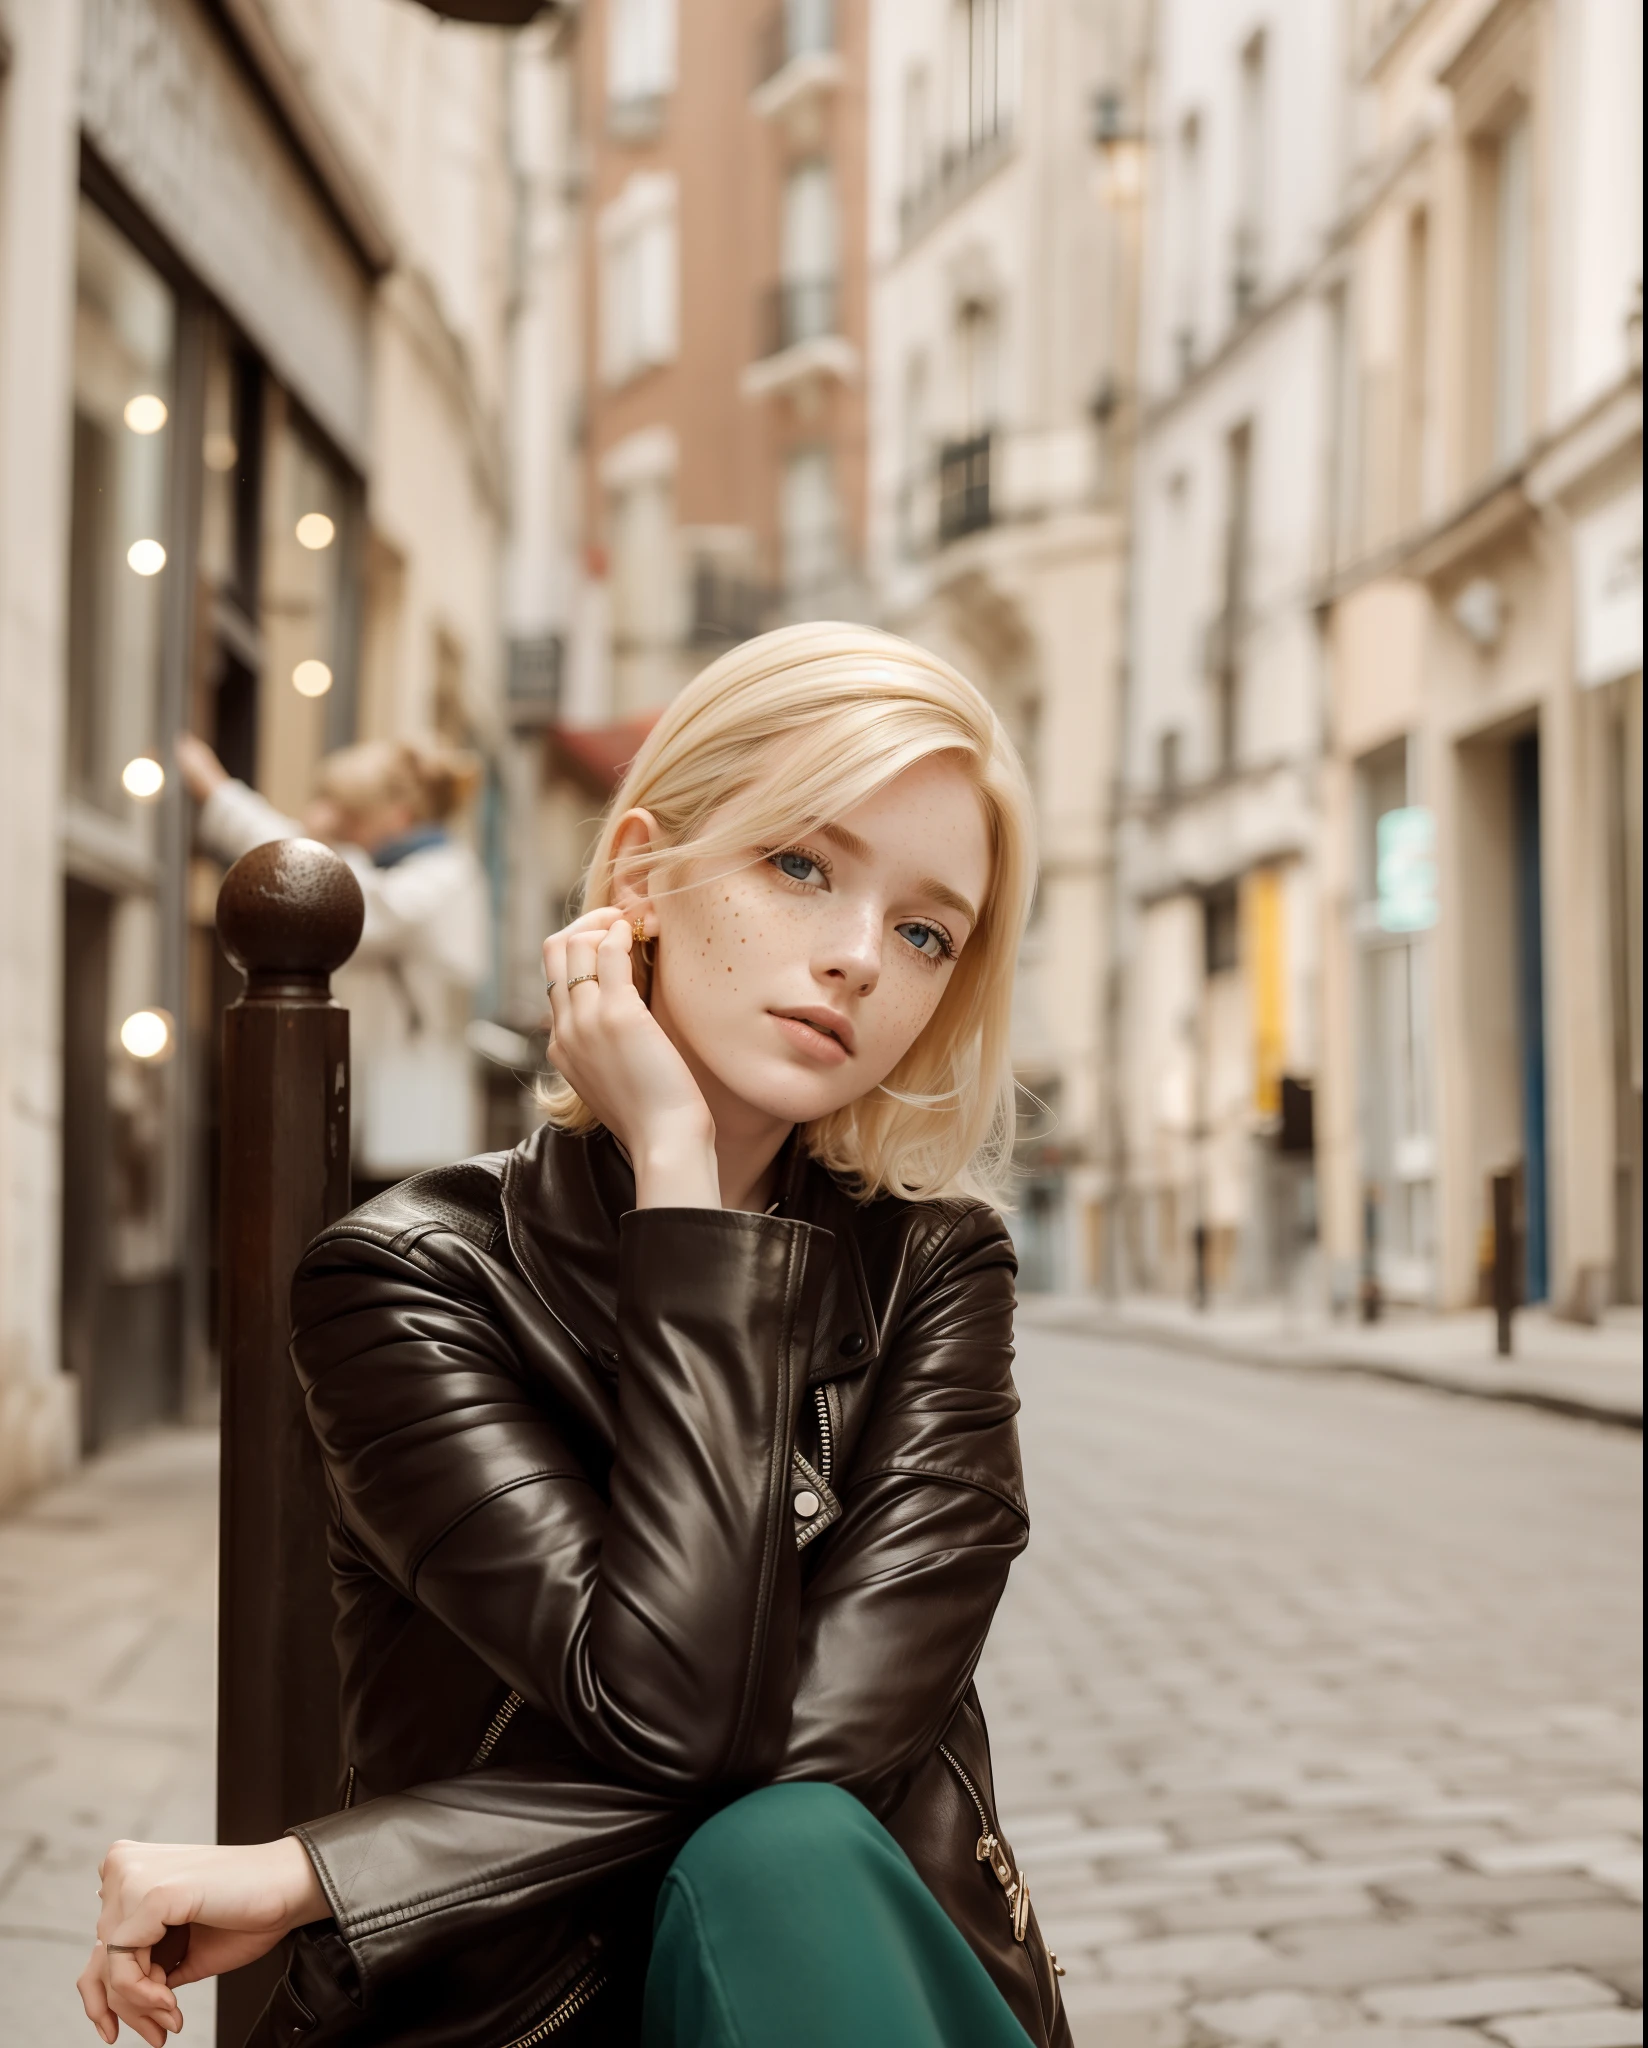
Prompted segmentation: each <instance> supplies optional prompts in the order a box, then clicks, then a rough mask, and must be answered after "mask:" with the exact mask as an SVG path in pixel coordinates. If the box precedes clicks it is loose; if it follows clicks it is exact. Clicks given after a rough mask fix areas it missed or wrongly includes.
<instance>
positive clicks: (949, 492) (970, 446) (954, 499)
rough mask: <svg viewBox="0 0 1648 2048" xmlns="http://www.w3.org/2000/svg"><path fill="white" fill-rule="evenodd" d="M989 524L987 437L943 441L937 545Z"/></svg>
mask: <svg viewBox="0 0 1648 2048" xmlns="http://www.w3.org/2000/svg"><path fill="white" fill-rule="evenodd" d="M989 524H990V435H989V432H988V430H986V431H985V432H984V433H982V434H972V435H969V436H968V438H967V439H966V440H965V441H946V442H944V444H943V445H942V446H941V447H940V449H939V454H938V537H939V544H940V546H943V545H944V544H945V543H946V542H949V541H953V540H960V539H961V537H962V535H963V534H967V533H977V532H979V530H980V529H981V528H983V527H986V526H988V525H989Z"/></svg>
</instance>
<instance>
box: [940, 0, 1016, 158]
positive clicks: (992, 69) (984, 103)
mask: <svg viewBox="0 0 1648 2048" xmlns="http://www.w3.org/2000/svg"><path fill="white" fill-rule="evenodd" d="M950 96H951V97H950V142H951V147H952V149H953V151H954V153H955V154H956V156H958V157H963V158H965V157H968V156H971V155H973V154H974V152H975V151H977V150H981V149H983V148H985V147H986V146H987V145H988V144H990V143H992V142H994V141H995V140H996V139H997V138H998V137H999V136H1003V135H1006V134H1007V133H1009V132H1010V130H1011V128H1012V125H1013V105H1012V0H955V4H954V6H953V8H952V11H951V16H950Z"/></svg>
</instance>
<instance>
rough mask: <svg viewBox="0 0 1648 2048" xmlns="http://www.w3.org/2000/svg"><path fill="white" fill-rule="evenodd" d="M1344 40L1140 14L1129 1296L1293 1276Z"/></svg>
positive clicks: (1124, 838)
mask: <svg viewBox="0 0 1648 2048" xmlns="http://www.w3.org/2000/svg"><path fill="white" fill-rule="evenodd" d="M1340 27H1341V23H1340V19H1339V13H1338V10H1337V9H1335V8H1333V7H1324V6H1322V5H1321V4H1319V0H1270V4H1266V5H1252V6H1243V7H1237V8H1233V7H1231V6H1229V5H1227V4H1221V0H1160V4H1159V6H1158V8H1157V16H1156V65H1155V93H1154V105H1153V118H1152V129H1153V139H1154V161H1153V170H1152V182H1151V191H1150V207H1149V215H1148V219H1149V231H1148V245H1147V259H1146V285H1145V292H1144V312H1143V321H1142V334H1141V342H1140V361H1141V384H1142V397H1141V408H1140V418H1139V445H1138V453H1137V460H1136V490H1135V495H1134V517H1135V520H1136V529H1137V530H1136V540H1135V576H1134V601H1133V636H1134V638H1133V689H1132V693H1131V697H1130V705H1129V717H1128V723H1127V742H1126V751H1125V757H1124V762H1123V767H1122V776H1121V791H1120V799H1119V803H1118V812H1117V844H1116V853H1117V860H1118V868H1119V874H1120V898H1121V915H1120V919H1119V922H1118V929H1117V939H1116V945H1117V963H1118V973H1119V976H1120V979H1121V983H1122V987H1123V990H1124V997H1123V1004H1122V1013H1123V1024H1122V1031H1121V1036H1120V1041H1119V1043H1118V1046H1117V1049H1116V1051H1117V1063H1118V1069H1119V1075H1120V1082H1119V1094H1120V1099H1121V1104H1122V1108H1121V1111H1120V1114H1119V1116H1118V1120H1117V1139H1118V1149H1117V1155H1116V1157H1115V1160H1114V1177H1115V1197H1116V1210H1117V1220H1118V1225H1119V1231H1120V1236H1121V1240H1122V1243H1121V1248H1120V1259H1119V1268H1120V1275H1119V1277H1120V1278H1121V1279H1122V1281H1123V1283H1124V1284H1127V1285H1131V1286H1136V1287H1141V1288H1144V1289H1146V1290H1153V1291H1163V1292H1172V1293H1182V1294H1183V1293H1192V1292H1194V1293H1196V1294H1197V1295H1198V1296H1199V1297H1202V1298H1206V1296H1208V1295H1209V1294H1210V1293H1222V1294H1240V1295H1247V1296H1252V1295H1255V1294H1263V1293H1269V1292H1273V1291H1277V1290H1280V1289H1283V1288H1285V1287H1289V1286H1293V1285H1297V1284H1305V1283H1307V1282H1308V1247H1309V1244H1310V1241H1311V1202H1312V1199H1313V1187H1312V1175H1311V1158H1310V1137H1311V1133H1310V1129H1309V1122H1310V1112H1311V1103H1312V1097H1311V1092H1310V1082H1311V1080H1312V1078H1313V1076H1314V1074H1315V1071H1316V1066H1317V1057H1318V1054H1317V1017H1316V1003H1315V993H1316V981H1317V970H1318V955H1319V947H1318V910H1317V877H1316V852H1317V838H1318V826H1319V793H1320V792H1319V781H1320V778H1319V769H1320V761H1321V751H1322V744H1323V728H1322V688H1323V682H1322V664H1321V644H1320V636H1319V632H1318V628H1317V623H1316V619H1315V615H1314V594H1315V585H1316V582H1317V580H1318V578H1319V576H1320V573H1321V570H1322V567H1323V560H1324V557H1323V554H1322V547H1323V535H1324V532H1325V526H1326V506H1327V501H1328V493H1329V489H1330V481H1331V460H1330V453H1331V451H1330V442H1329V429H1330V426H1331V417H1332V409H1331V406H1330V404H1329V401H1328V393H1329V390H1330V388H1331V378H1332V359H1333V358H1332V334H1331V319H1330V313H1329V307H1328V302H1327V300H1326V299H1325V297H1324V295H1323V293H1322V291H1321V289H1320V274H1321V266H1322V264H1323V261H1324V258H1325V255H1326V252H1327V249H1328V245H1329V233H1330V229H1331V227H1332V224H1333V222H1334V220H1335V218H1336V216H1337V213H1338V210H1339V205H1340V185H1341V177H1342V168H1343V157H1342V148H1343V106H1342V97H1341V85H1342V76H1343V63H1344V57H1343V47H1342V38H1341V35H1340ZM1302 1269H1303V1270H1302Z"/></svg>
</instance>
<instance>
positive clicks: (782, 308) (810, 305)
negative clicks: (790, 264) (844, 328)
mask: <svg viewBox="0 0 1648 2048" xmlns="http://www.w3.org/2000/svg"><path fill="white" fill-rule="evenodd" d="M840 300H841V293H840V287H839V285H838V283H837V281H836V279H835V278H833V277H812V278H790V279H786V280H784V281H783V282H781V283H779V284H775V285H771V286H769V287H768V288H767V290H766V291H764V292H763V293H762V294H761V296H760V298H759V300H758V301H757V313H756V326H757V335H756V360H755V361H754V362H753V363H751V364H750V365H749V367H748V368H747V369H746V370H745V372H744V378H743V386H744V392H745V395H746V397H761V396H764V395H766V394H767V393H769V392H775V391H789V390H793V389H794V388H795V387H796V386H797V385H799V384H804V383H806V382H808V381H809V380H811V379H814V378H829V377H834V378H836V379H838V380H839V381H840V382H842V383H850V382H851V381H852V379H853V378H854V377H856V376H857V374H858V351H857V349H855V348H854V347H853V345H852V343H851V342H850V341H848V340H847V339H846V337H845V336H844V335H843V334H842V332H841V317H840Z"/></svg>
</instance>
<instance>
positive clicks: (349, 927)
mask: <svg viewBox="0 0 1648 2048" xmlns="http://www.w3.org/2000/svg"><path fill="white" fill-rule="evenodd" d="M365 918H366V901H365V898H364V897H363V896H362V895H361V887H360V884H359V882H357V881H356V880H355V877H354V875H353V874H352V873H351V872H350V869H349V864H348V862H347V861H344V860H340V859H339V857H338V856H337V854H335V853H334V852H333V851H332V849H331V848H330V847H329V846H322V845H321V843H320V841H319V840H318V839H272V840H270V841H269V843H268V844H267V845H265V846H254V847H253V849H252V851H251V852H250V853H247V854H242V856H241V857H240V859H239V860H237V861H236V862H235V864H234V866H233V867H232V868H231V869H230V870H229V872H228V874H227V875H225V876H224V878H223V887H222V889H221V890H220V891H219V892H218V899H217V931H218V937H219V938H220V939H221V940H222V941H223V950H224V952H226V953H227V954H228V956H229V958H230V959H231V960H232V961H233V962H234V963H235V965H236V966H237V967H238V968H240V969H241V970H242V971H243V972H244V973H245V975H246V978H247V994H248V995H250V996H254V997H256V996H258V995H261V994H264V993H269V994H274V993H276V992H277V991H278V990H280V989H282V988H296V987H300V986H301V987H313V985H314V984H315V983H316V982H321V983H324V982H325V981H326V979H327V978H328V976H330V975H331V974H332V973H333V971H334V970H335V969H336V968H339V967H341V966H342V965H343V963H344V962H345V961H346V960H347V959H348V958H349V956H350V954H351V953H353V952H354V950H355V948H356V946H357V945H359V943H360V935H361V926H362V924H363V923H364V921H365Z"/></svg>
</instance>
